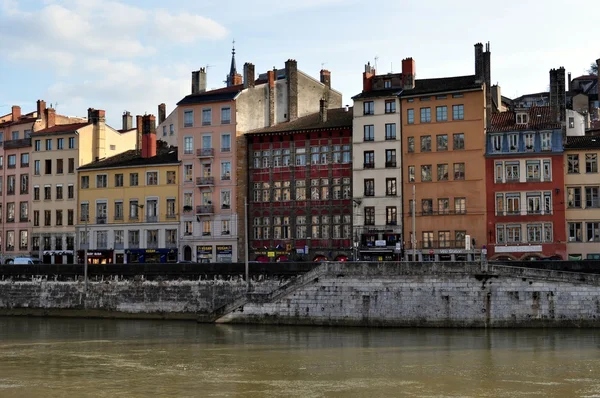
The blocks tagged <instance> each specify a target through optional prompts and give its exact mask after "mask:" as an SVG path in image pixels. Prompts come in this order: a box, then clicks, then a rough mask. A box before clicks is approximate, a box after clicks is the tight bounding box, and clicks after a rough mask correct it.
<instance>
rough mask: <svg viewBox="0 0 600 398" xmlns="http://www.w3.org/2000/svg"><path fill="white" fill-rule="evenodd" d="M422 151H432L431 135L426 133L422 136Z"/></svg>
mask: <svg viewBox="0 0 600 398" xmlns="http://www.w3.org/2000/svg"><path fill="white" fill-rule="evenodd" d="M421 152H431V136H430V135H424V136H422V137H421Z"/></svg>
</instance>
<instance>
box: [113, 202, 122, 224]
mask: <svg viewBox="0 0 600 398" xmlns="http://www.w3.org/2000/svg"><path fill="white" fill-rule="evenodd" d="M123 213H124V212H123V201H122V200H115V215H114V217H115V220H123V217H124V214H123Z"/></svg>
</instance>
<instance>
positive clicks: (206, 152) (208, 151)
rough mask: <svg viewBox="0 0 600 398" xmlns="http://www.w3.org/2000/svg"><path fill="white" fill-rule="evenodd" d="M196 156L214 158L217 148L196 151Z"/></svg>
mask: <svg viewBox="0 0 600 398" xmlns="http://www.w3.org/2000/svg"><path fill="white" fill-rule="evenodd" d="M196 156H197V157H199V158H212V157H214V156H215V148H199V149H196Z"/></svg>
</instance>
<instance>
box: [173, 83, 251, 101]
mask: <svg viewBox="0 0 600 398" xmlns="http://www.w3.org/2000/svg"><path fill="white" fill-rule="evenodd" d="M243 89H244V85H243V84H238V85H236V86H231V87H223V88H218V89H216V90H210V91H205V92H203V93H198V94H190V95H187V96H185V97H184V98H183V99H182V100H181V101H179V102H178V103H177V105H193V104H202V103H206V102H219V101H230V100H232V99H234V98H235V97H236V96H237V95H238V94H239V93H240V92H241V91H242V90H243Z"/></svg>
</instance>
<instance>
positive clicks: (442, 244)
mask: <svg viewBox="0 0 600 398" xmlns="http://www.w3.org/2000/svg"><path fill="white" fill-rule="evenodd" d="M465 243H466V242H465V240H464V239H458V240H452V239H451V240H422V241H419V242H417V248H418V249H425V250H427V249H464V248H465V247H466V246H465ZM406 248H412V246H411V244H410V243H409V244H408V245H407V247H406Z"/></svg>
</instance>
